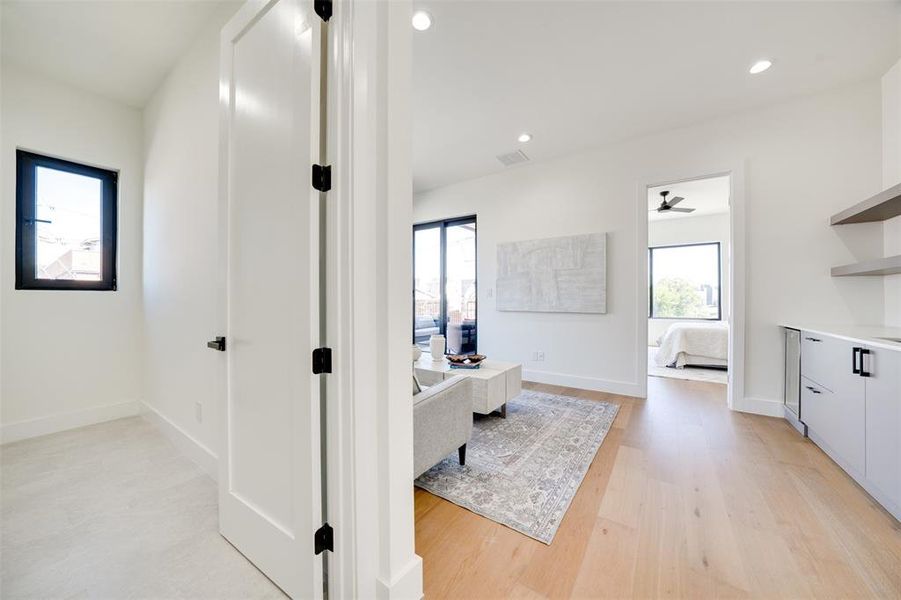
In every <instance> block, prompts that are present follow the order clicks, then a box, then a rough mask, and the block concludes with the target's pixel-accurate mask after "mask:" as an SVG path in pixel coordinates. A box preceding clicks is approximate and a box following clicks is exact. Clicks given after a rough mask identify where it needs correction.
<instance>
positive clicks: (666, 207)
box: [648, 190, 695, 213]
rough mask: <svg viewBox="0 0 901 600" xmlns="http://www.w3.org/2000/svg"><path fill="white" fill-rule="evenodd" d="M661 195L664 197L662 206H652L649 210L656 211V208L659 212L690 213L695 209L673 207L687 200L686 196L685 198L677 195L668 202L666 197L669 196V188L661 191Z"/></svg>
mask: <svg viewBox="0 0 901 600" xmlns="http://www.w3.org/2000/svg"><path fill="white" fill-rule="evenodd" d="M660 196H661V197H662V198H663V201H662V202H661V203H660V206H658V207H657V208H652V209H651V210H650V211H648V212H654V211H655V210H656V211H657V212H659V213H662V212H680V213H690V212H694V211H695V209H693V208H673V207H674V206H676V205H677V204H679V203H680V202H682V201H683V200H685V198H683V197H681V196H676V197H674V198H673V199H672V200H670V201H669V202H667V200H666V197H667V196H669V190H664V191H662V192H660Z"/></svg>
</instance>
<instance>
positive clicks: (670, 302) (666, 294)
mask: <svg viewBox="0 0 901 600" xmlns="http://www.w3.org/2000/svg"><path fill="white" fill-rule="evenodd" d="M648 279H649V285H648V288H649V292H650V294H649V295H650V315H649V316H650V318H652V319H704V320H711V321H718V320H720V319H721V318H722V306H721V298H722V295H721V294H722V293H721V283H722V269H721V256H720V243H719V242H709V243H703V244H684V245H678V246H655V247H652V248H648Z"/></svg>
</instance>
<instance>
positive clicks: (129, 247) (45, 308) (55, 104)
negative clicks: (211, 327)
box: [0, 62, 142, 441]
mask: <svg viewBox="0 0 901 600" xmlns="http://www.w3.org/2000/svg"><path fill="white" fill-rule="evenodd" d="M2 81H3V85H2V100H0V102H2V106H0V112H2V115H0V120H2V130H0V153H2V154H0V157H2V165H3V166H2V266H0V274H2V289H0V307H2V325H0V327H2V332H3V335H2V351H0V357H2V362H0V379H2V383H0V394H2V403H0V424H2V440H3V441H12V440H15V439H20V438H22V437H29V436H32V435H40V434H43V433H50V432H52V431H58V430H61V429H66V428H69V427H76V426H80V425H85V424H88V423H92V422H97V421H101V420H105V419H108V418H114V417H116V416H123V415H126V414H134V413H135V412H136V410H137V402H138V400H139V399H140V397H141V359H140V355H141V335H140V334H141V204H142V202H141V195H142V190H141V178H142V160H141V154H142V153H141V135H142V132H141V114H140V112H139V111H137V110H135V109H133V108H129V107H126V106H124V105H120V104H118V103H115V102H112V101H110V100H106V99H104V98H101V97H99V96H96V95H94V94H90V93H87V92H84V91H81V90H78V89H76V88H73V87H70V86H67V85H64V84H60V83H56V82H55V81H52V80H49V79H46V78H44V77H42V76H40V75H36V74H34V73H30V72H28V73H26V72H25V71H23V70H20V69H19V68H17V67H15V66H14V65H12V64H8V63H6V62H4V63H3V65H2ZM17 147H18V148H23V149H28V150H33V151H36V152H39V153H44V154H49V155H54V156H59V157H62V158H66V159H69V160H73V161H76V162H83V163H87V164H91V165H97V166H101V167H105V168H108V169H114V170H118V171H119V233H118V237H119V247H118V261H119V265H118V289H117V290H116V291H114V292H93V291H92V292H88V291H60V290H53V291H34V290H15V289H14V287H15V220H14V218H13V215H15V211H16V209H15V202H16V194H15V187H16V157H15V151H16V148H17Z"/></svg>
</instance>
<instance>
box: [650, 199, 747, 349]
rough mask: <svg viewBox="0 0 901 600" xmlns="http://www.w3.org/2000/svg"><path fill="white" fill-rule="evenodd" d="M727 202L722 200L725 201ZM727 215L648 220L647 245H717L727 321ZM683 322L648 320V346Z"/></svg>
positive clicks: (723, 308)
mask: <svg viewBox="0 0 901 600" xmlns="http://www.w3.org/2000/svg"><path fill="white" fill-rule="evenodd" d="M727 200H728V199H725V198H724V201H727ZM729 227H730V224H729V213H720V214H715V215H698V216H697V217H694V216H692V217H679V218H670V219H659V220H654V221H650V220H649V221H648V246H671V245H677V244H698V243H703V242H719V243H720V257H721V263H720V277H721V282H722V296H721V302H722V315H723V320H724V321H725V320H727V319H728V318H729V309H730V306H731V304H730V297H729V292H730V290H729V283H728V282H729V252H730V248H729V238H730V237H731V236H730V235H729ZM682 322H684V320H681V319H680V320H675V319H648V345H649V346H656V345H657V340H658V339H659V338H660V336H661V335H663V334H664V333H665V332H666V328H667V327H669V326H670V325H671V324H672V323H682Z"/></svg>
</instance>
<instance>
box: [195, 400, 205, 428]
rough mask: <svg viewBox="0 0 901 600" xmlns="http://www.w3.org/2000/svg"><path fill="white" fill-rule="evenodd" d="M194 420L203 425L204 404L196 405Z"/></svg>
mask: <svg viewBox="0 0 901 600" xmlns="http://www.w3.org/2000/svg"><path fill="white" fill-rule="evenodd" d="M194 418H195V419H197V422H198V423H203V404H201V403H200V402H195V403H194Z"/></svg>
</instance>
